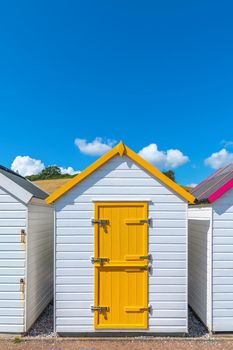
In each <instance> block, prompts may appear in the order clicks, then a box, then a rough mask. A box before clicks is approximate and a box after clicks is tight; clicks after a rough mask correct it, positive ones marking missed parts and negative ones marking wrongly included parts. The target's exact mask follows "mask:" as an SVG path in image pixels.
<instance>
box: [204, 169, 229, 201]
mask: <svg viewBox="0 0 233 350" xmlns="http://www.w3.org/2000/svg"><path fill="white" fill-rule="evenodd" d="M228 176H229V173H226V175H225V176H223V177H222V178H220V180H218V181H217V182H215V183H214V184H213V185H212V186H210V187H208V188H207V189H206V190H205V191H204V192H202V193H201V194H199V196H198V198H199V199H201V198H202V197H203V196H204V194H206V193H207V192H209V190H211V189H212V188H214V187H215V186H216V185H218V184H219V183H220V182H222V181H223V180H224V179H225V178H226V177H228ZM223 186H224V185H223ZM220 189H221V187H220V188H219V189H218V190H217V191H219V190H220ZM217 191H216V192H217ZM214 193H215V192H214ZM212 194H213V193H212ZM208 199H209V197H208Z"/></svg>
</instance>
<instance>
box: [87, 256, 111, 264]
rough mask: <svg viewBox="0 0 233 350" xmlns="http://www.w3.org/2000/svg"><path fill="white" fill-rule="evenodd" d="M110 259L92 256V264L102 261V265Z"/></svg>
mask: <svg viewBox="0 0 233 350" xmlns="http://www.w3.org/2000/svg"><path fill="white" fill-rule="evenodd" d="M107 261H109V258H94V256H92V257H91V262H92V264H94V263H100V265H102V264H103V263H105V262H107Z"/></svg>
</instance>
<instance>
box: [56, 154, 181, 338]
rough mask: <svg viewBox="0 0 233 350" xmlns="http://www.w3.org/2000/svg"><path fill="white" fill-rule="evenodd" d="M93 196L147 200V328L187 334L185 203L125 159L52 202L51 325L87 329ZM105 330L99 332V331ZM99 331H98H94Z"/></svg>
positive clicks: (69, 329)
mask: <svg viewBox="0 0 233 350" xmlns="http://www.w3.org/2000/svg"><path fill="white" fill-rule="evenodd" d="M93 200H111V201H114V200H129V201H130V200H132V201H133V200H135V201H140V200H142V201H143V200H148V202H149V217H151V218H153V225H152V226H153V227H151V228H150V229H149V252H150V253H151V254H152V255H153V272H152V273H151V275H150V277H149V303H150V304H151V305H152V308H153V313H152V315H150V317H149V330H148V331H149V332H156V333H184V332H187V203H186V202H184V201H183V199H181V198H179V197H178V196H177V195H176V194H174V193H173V192H171V190H170V189H167V188H166V187H164V185H162V184H161V183H160V182H159V181H157V180H156V179H154V178H153V177H152V176H151V175H149V174H148V173H147V172H145V171H144V170H143V169H141V168H140V167H139V166H137V165H136V164H134V163H133V162H132V161H131V160H130V159H128V158H127V157H125V156H124V157H122V158H120V157H115V158H113V159H112V160H110V161H109V162H108V163H107V164H105V165H104V166H102V167H101V169H99V170H97V171H96V172H95V173H93V174H92V175H90V176H89V177H88V178H87V179H86V180H84V181H83V182H82V183H80V184H79V185H78V186H76V187H74V188H73V189H72V190H70V191H69V192H68V193H66V194H65V195H64V196H62V197H61V198H60V199H59V200H58V201H57V202H56V203H55V210H56V243H55V244H56V267H55V276H56V277H55V278H56V282H55V289H56V292H55V299H56V306H55V327H56V331H57V332H60V333H65V332H68V333H78V332H93V331H95V330H94V327H93V314H92V312H91V310H90V307H91V305H93V297H94V291H93V287H94V281H93V265H92V264H91V262H90V257H91V256H93V248H94V237H93V226H92V225H91V218H93V216H94V212H93V208H94V203H93ZM104 331H105V330H104ZM98 332H101V330H98Z"/></svg>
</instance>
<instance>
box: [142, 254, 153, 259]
mask: <svg viewBox="0 0 233 350" xmlns="http://www.w3.org/2000/svg"><path fill="white" fill-rule="evenodd" d="M139 259H147V260H152V255H151V254H148V255H141V256H139Z"/></svg>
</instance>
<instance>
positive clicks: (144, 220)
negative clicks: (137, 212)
mask: <svg viewBox="0 0 233 350" xmlns="http://www.w3.org/2000/svg"><path fill="white" fill-rule="evenodd" d="M139 221H140V223H142V224H148V225H151V224H152V219H151V218H149V219H142V220H139Z"/></svg>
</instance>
